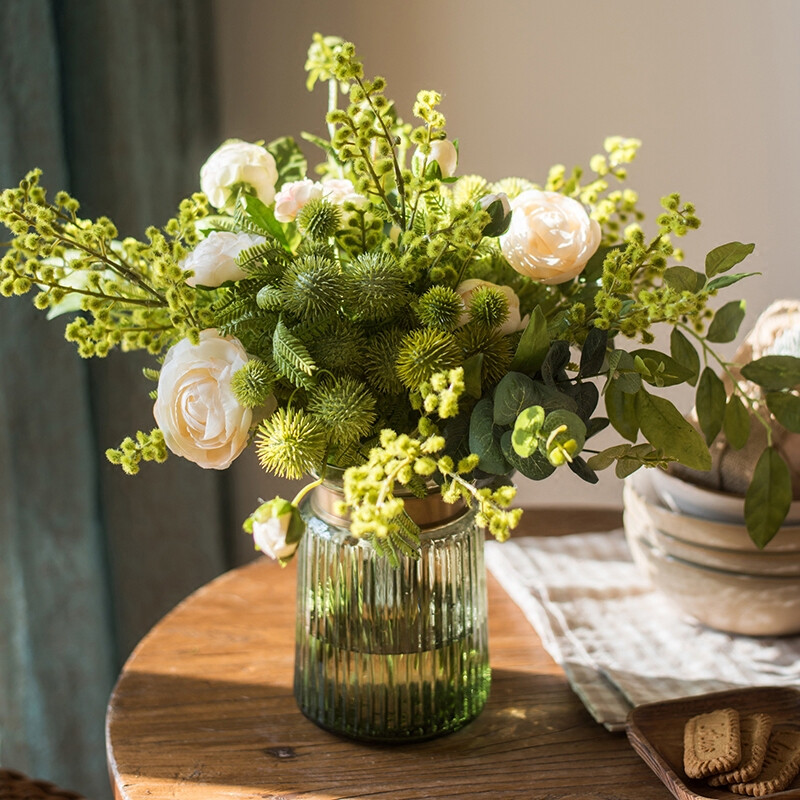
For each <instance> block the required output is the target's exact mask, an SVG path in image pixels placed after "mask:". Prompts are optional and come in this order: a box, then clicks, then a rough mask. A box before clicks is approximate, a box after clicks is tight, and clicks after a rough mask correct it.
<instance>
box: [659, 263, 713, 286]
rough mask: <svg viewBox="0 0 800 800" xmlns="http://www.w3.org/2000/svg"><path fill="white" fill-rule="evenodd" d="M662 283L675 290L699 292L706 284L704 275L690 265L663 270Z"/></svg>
mask: <svg viewBox="0 0 800 800" xmlns="http://www.w3.org/2000/svg"><path fill="white" fill-rule="evenodd" d="M664 283H666V284H667V286H669V287H670V288H671V289H674V290H675V291H676V292H699V291H700V290H701V289H702V288H703V287H704V286H705V284H706V276H705V275H703V273H702V272H697V271H696V270H693V269H692V268H691V267H683V266H679V267H670V268H669V269H667V270H664Z"/></svg>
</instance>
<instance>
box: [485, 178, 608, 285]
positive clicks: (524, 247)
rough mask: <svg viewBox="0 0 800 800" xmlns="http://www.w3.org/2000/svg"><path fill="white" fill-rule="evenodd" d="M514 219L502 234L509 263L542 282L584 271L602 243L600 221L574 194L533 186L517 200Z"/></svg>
mask: <svg viewBox="0 0 800 800" xmlns="http://www.w3.org/2000/svg"><path fill="white" fill-rule="evenodd" d="M511 210H512V212H513V213H512V215H511V225H510V226H509V228H508V230H507V231H506V233H504V234H503V235H502V236H501V237H500V247H501V248H502V250H503V255H504V256H505V257H506V260H507V261H508V263H509V264H511V266H512V267H513V268H514V269H515V270H516V271H517V272H519V273H520V274H522V275H526V276H527V277H529V278H533V279H534V280H536V281H539V282H540V283H546V284H553V283H564V282H565V281H568V280H571V279H572V278H574V277H575V276H576V275H579V274H580V273H581V272H582V271H583V268H584V267H585V266H586V262H587V261H588V260H589V259H590V258H591V257H592V255H594V253H595V251H596V250H597V248H598V247H599V245H600V238H601V232H600V225H598V223H597V220H593V219H591V218H590V217H589V215H588V214H587V213H586V209H585V208H584V207H583V206H582V205H581V204H580V203H579V202H578V201H577V200H573V199H572V198H571V197H566V196H565V195H563V194H559V193H558V192H542V191H539V190H538V189H528V190H527V191H525V192H522V194H520V195H518V196H517V197H515V198H514V199H513V200H512V201H511Z"/></svg>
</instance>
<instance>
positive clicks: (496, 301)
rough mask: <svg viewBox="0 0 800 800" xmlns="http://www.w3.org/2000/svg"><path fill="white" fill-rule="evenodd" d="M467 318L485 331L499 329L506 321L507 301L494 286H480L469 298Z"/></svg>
mask: <svg viewBox="0 0 800 800" xmlns="http://www.w3.org/2000/svg"><path fill="white" fill-rule="evenodd" d="M469 316H470V319H471V320H472V322H474V323H475V324H476V325H480V326H481V327H483V328H486V329H487V330H492V329H494V328H499V327H500V326H501V325H502V324H503V323H504V322H505V321H506V320H507V319H508V300H506V297H505V295H504V294H503V293H502V292H501V291H500V290H499V289H496V288H495V287H494V286H481V287H479V288H478V289H476V290H475V292H474V294H473V295H472V297H471V298H470V301H469Z"/></svg>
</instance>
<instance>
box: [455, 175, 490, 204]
mask: <svg viewBox="0 0 800 800" xmlns="http://www.w3.org/2000/svg"><path fill="white" fill-rule="evenodd" d="M488 186H489V184H488V183H487V182H486V179H485V178H482V177H481V176H480V175H464V176H462V177H461V178H459V179H458V181H457V182H456V185H455V186H454V187H453V203H454V204H455V205H456V206H472V205H474V204H475V202H476V201H478V200H480V199H481V197H483V196H484V195H485V194H489V188H488Z"/></svg>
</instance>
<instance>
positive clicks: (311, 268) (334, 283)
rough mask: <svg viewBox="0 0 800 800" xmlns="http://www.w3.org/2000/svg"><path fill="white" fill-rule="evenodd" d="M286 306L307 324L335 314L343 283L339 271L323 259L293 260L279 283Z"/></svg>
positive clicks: (309, 256) (333, 263) (304, 258)
mask: <svg viewBox="0 0 800 800" xmlns="http://www.w3.org/2000/svg"><path fill="white" fill-rule="evenodd" d="M281 288H282V289H283V291H284V297H285V300H284V302H285V307H286V308H287V309H288V310H289V311H291V312H292V313H293V314H294V315H295V316H297V317H302V318H304V319H306V320H308V321H310V322H313V321H315V320H319V319H321V318H323V317H326V316H330V315H331V314H334V313H335V312H336V311H337V310H338V309H339V307H340V306H341V303H342V297H343V294H344V288H345V281H344V278H343V276H342V274H341V273H340V272H339V268H338V267H337V265H336V263H335V262H333V261H332V260H330V259H328V258H325V257H324V256H317V255H307V256H301V257H300V258H297V259H295V261H294V262H293V263H292V264H291V266H290V267H289V268H288V269H287V270H286V272H285V273H284V276H283V279H282V281H281Z"/></svg>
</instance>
